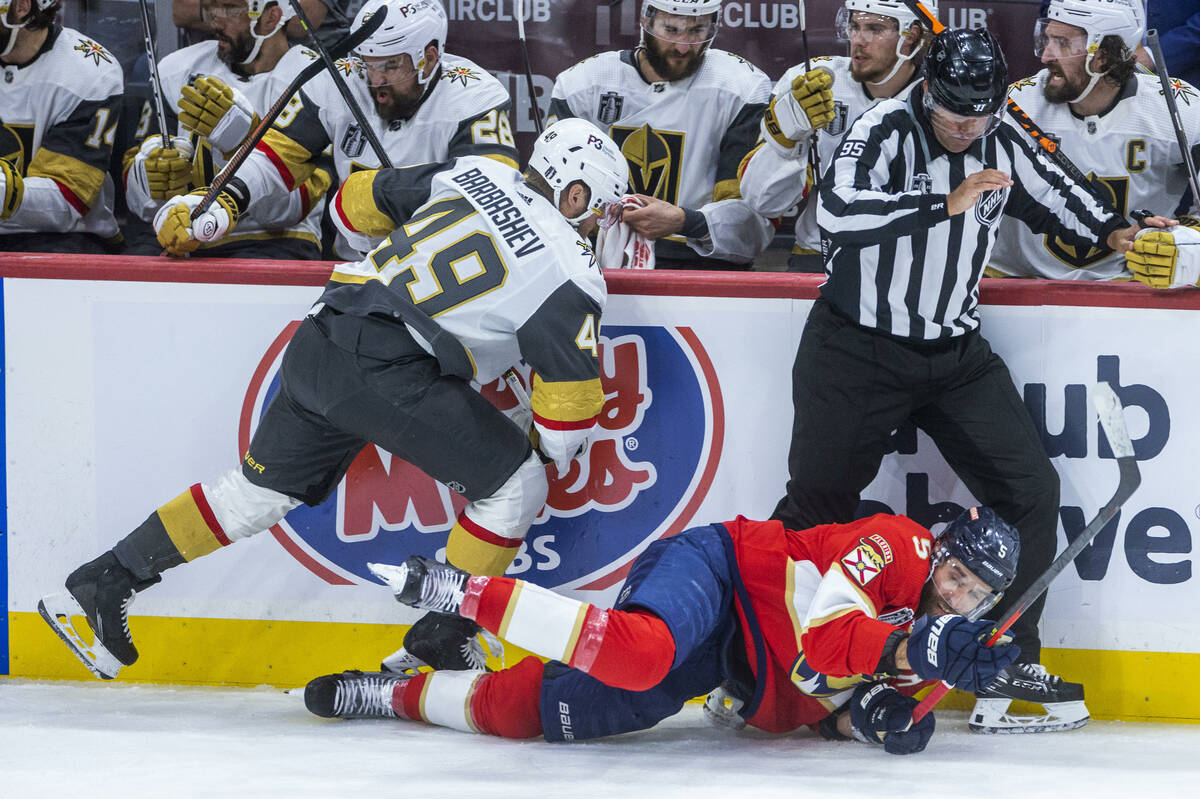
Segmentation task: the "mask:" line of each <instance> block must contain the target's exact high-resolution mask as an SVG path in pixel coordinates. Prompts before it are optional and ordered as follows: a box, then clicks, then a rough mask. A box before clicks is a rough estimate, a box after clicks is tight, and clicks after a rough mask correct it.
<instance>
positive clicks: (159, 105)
mask: <svg viewBox="0 0 1200 799" xmlns="http://www.w3.org/2000/svg"><path fill="white" fill-rule="evenodd" d="M138 5H139V6H141V9H142V41H143V42H145V44H146V59H147V60H148V61H149V62H150V92H151V94H153V95H154V105H153V110H154V122H155V123H156V124H157V125H158V130H159V133H161V134H162V146H163V149H164V150H165V149H168V148H170V146H171V136H170V134H169V133H167V114H166V111H165V110H164V109H165V108H166V106H165V105H164V104H163V90H162V81H161V80H159V77H158V61H157V60H156V59H155V57H154V34H153V33H152V32H151V29H150V0H138Z"/></svg>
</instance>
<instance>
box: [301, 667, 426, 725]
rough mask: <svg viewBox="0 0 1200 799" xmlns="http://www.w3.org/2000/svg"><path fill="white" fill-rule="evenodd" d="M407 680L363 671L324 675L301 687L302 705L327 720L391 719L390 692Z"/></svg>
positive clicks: (398, 676)
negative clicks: (302, 691)
mask: <svg viewBox="0 0 1200 799" xmlns="http://www.w3.org/2000/svg"><path fill="white" fill-rule="evenodd" d="M408 679H409V678H408V677H406V676H402V675H398V674H381V673H378V672H362V671H343V672H342V673H341V674H326V675H325V676H323V677H317V678H316V679H314V680H310V681H309V683H308V685H306V686H305V687H304V706H305V707H307V708H308V711H309V712H310V713H313V714H315V715H317V716H321V717H323V718H327V719H338V718H341V719H393V718H395V717H396V711H395V710H393V709H392V691H393V690H394V689H395V687H396V686H397V685H401V684H403V683H405V682H407V681H408Z"/></svg>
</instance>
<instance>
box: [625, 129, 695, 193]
mask: <svg viewBox="0 0 1200 799" xmlns="http://www.w3.org/2000/svg"><path fill="white" fill-rule="evenodd" d="M610 134H611V135H612V139H613V141H615V142H616V143H617V146H618V147H620V148H621V155H623V156H625V160H626V161H627V162H628V163H629V182H630V184H631V185H632V186H633V190H634V192H635V193H638V194H648V195H650V196H651V197H657V198H659V199H660V200H666V201H667V202H669V203H674V204H677V203H678V199H677V198H678V196H679V180H680V174H681V172H682V171H683V163H682V161H683V140H684V134H683V133H682V132H680V131H674V130H655V129H654V128H652V127H650V126H649V125H642V126H641V127H638V128H626V127H621V126H620V125H614V126H613V127H612V129H611V131H610Z"/></svg>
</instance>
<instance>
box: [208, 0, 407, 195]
mask: <svg viewBox="0 0 1200 799" xmlns="http://www.w3.org/2000/svg"><path fill="white" fill-rule="evenodd" d="M386 17H387V9H386V8H381V9H379V11H377V12H375V13H374V14H373V15H371V18H370V19H367V20H366V21H364V22H363V25H362V27H361V28H359V29H358V30H356V31H353V32H351V33H350V34H349V35H347V36H345V37H343V38H342V39H339V40H338V41H336V42H334V43H333V46H332V47H330V48H329V55H330V58H341V57H342V56H344V55H346V54H347V53H349V52H350V51H351V50H353V49H354V48H355V47H358V46H359V45H360V44H362V43H363V41H364V40H365V39H366V38H367V37H368V36H370V35H371V34H372V33H374V32H375V31H376V30H378V28H379V26H380V25H382V24H383V21H384V19H385V18H386ZM323 69H325V64H324V62H322V61H314V62H312V63H311V64H309V65H308V66H306V67H305V68H304V69H302V70H300V71H299V72H298V73H296V77H295V78H293V79H292V82H291V83H289V84H288V85H287V88H285V89H284V90H283V93H282V94H280V95H279V97H278V98H277V99H276V100H275V102H274V104H273V105H272V106H271V107H270V108H269V109H267V112H266V113H265V114H264V115H263V118H262V120H261V121H260V122H259V123H258V127H256V128H255V129H254V130H253V131H251V132H250V135H249V136H247V137H246V139H245V141H243V142H242V144H241V146H240V147H238V148H237V150H236V151H235V152H234V154H233V156H232V157H231V158H230V159H229V161H227V162H226V163H225V167H224V168H223V169H222V170H221V171H220V172H218V173H217V175H216V177H214V178H213V181H212V185H210V186H209V187H208V191H207V192H205V194H204V196H203V197H201V198H200V202H199V204H197V205H196V207H195V209H194V210H193V211H192V215H191V216H192V219H195V218H196V217H198V216H200V214H202V213H204V212H205V211H207V210H208V207H209V206H210V205H212V203H213V200H215V199H216V197H217V195H218V194H220V193H221V190H222V189H224V188H225V184H227V183H228V182H229V181H230V180H231V179H232V178H233V176H234V175H235V174H236V173H237V171H238V169H239V168H240V167H241V166H242V164H243V163H244V162H245V161H246V159H247V158H248V157H250V152H251V151H252V150H253V149H254V148H255V147H256V146H258V143H259V142H260V141H262V137H263V136H264V135H265V134H266V132H267V131H268V130H270V128H271V125H272V123H274V122H275V119H276V117H278V116H279V115H280V114H281V113H283V109H284V108H286V107H287V104H288V103H290V102H291V100H292V95H293V94H295V93H296V92H297V91H299V89H300V87H301V86H303V85H304V84H305V83H308V82H309V81H310V80H312V79H313V78H315V77H316V76H317V74H318V73H320V71H321V70H323Z"/></svg>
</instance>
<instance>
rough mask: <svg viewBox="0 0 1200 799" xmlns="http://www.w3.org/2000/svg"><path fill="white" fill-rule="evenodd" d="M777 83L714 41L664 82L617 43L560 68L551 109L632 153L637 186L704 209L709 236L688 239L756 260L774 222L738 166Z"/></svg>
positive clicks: (704, 250) (719, 253) (698, 246)
mask: <svg viewBox="0 0 1200 799" xmlns="http://www.w3.org/2000/svg"><path fill="white" fill-rule="evenodd" d="M770 91H771V82H770V80H769V79H768V78H767V76H766V74H765V73H763V72H762V70H760V69H759V68H758V67H756V66H754V65H753V64H751V63H750V62H749V61H747V60H746V59H744V58H742V57H741V56H737V55H734V54H733V53H729V52H726V51H724V50H717V49H715V48H710V49H709V50H708V51H707V53H706V54H705V56H704V60H703V61H702V62H701V65H700V68H699V69H698V70H697V71H696V73H695V74H694V75H691V76H689V77H687V78H683V79H681V80H677V81H660V82H657V83H648V82H647V81H646V79H645V78H643V77H642V74H641V72H640V71H639V70H638V68H637V62H636V56H635V55H634V51H633V50H620V51H616V50H614V51H609V52H605V53H600V54H599V55H595V56H592V57H591V58H587V59H585V60H583V61H581V62H579V63H578V64H576V65H575V66H573V67H571V68H570V69H567V70H566V71H564V72H563V73H562V74H560V75H559V76H558V79H557V80H556V81H555V82H554V91H553V97H552V99H551V103H550V119H551V120H554V119H565V118H567V117H579V118H581V119H586V120H588V121H589V122H591V123H592V124H594V125H596V126H597V127H599V128H600V129H601V130H604V131H607V132H608V135H609V136H611V137H612V139H613V141H615V142H616V143H617V145H618V146H619V147H620V148H621V152H622V153H623V154H624V156H625V160H626V161H628V162H629V172H630V182H631V184H632V186H633V190H634V191H635V192H637V193H640V194H647V195H649V196H651V197H658V198H659V199H662V200H666V201H667V202H669V203H673V204H675V205H679V206H683V207H685V208H692V209H695V210H699V211H701V212H702V213H703V214H704V216H705V219H706V220H707V222H708V231H709V236H708V238H707V239H703V240H697V239H691V240H687V245H688V246H689V247H690V248H691V249H692V250H693V251H695V252H696V253H698V254H699V255H702V256H705V257H713V258H723V259H727V260H731V261H738V262H749V261H750V260H752V259H753V258H754V257H755V256H756V255H757V254H758V253H760V252H762V250H763V249H764V248H765V247H766V245H767V244H769V243H770V241H771V238H772V236H773V234H774V231H773V229H772V228H771V225H770V223H768V222H767V221H766V219H764V218H762V217H761V216H759V215H758V214H756V213H754V212H753V211H751V210H750V208H749V207H748V206H747V205H746V204H745V203H744V202H743V201H742V200H741V199H740V197H741V194H740V192H739V189H738V174H737V173H738V168H739V167H740V166H741V162H742V159H744V158H745V157H746V155H747V154H748V153H749V152H750V151H751V150H752V149H753V148H754V143H755V142H756V141H757V139H758V123H759V119H760V118H761V117H762V112H763V109H764V108H766V104H767V101H768V99H769V98H770ZM670 238H671V240H673V241H677V242H678V243H679V245H682V244H683V243H684V239H683V238H682V237H678V236H672V237H670ZM659 254H660V256H661V254H662V249H661V248H659ZM679 255H680V256H686V255H687V253H686V251H683V250H682V249H681V250H680V251H679Z"/></svg>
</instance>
